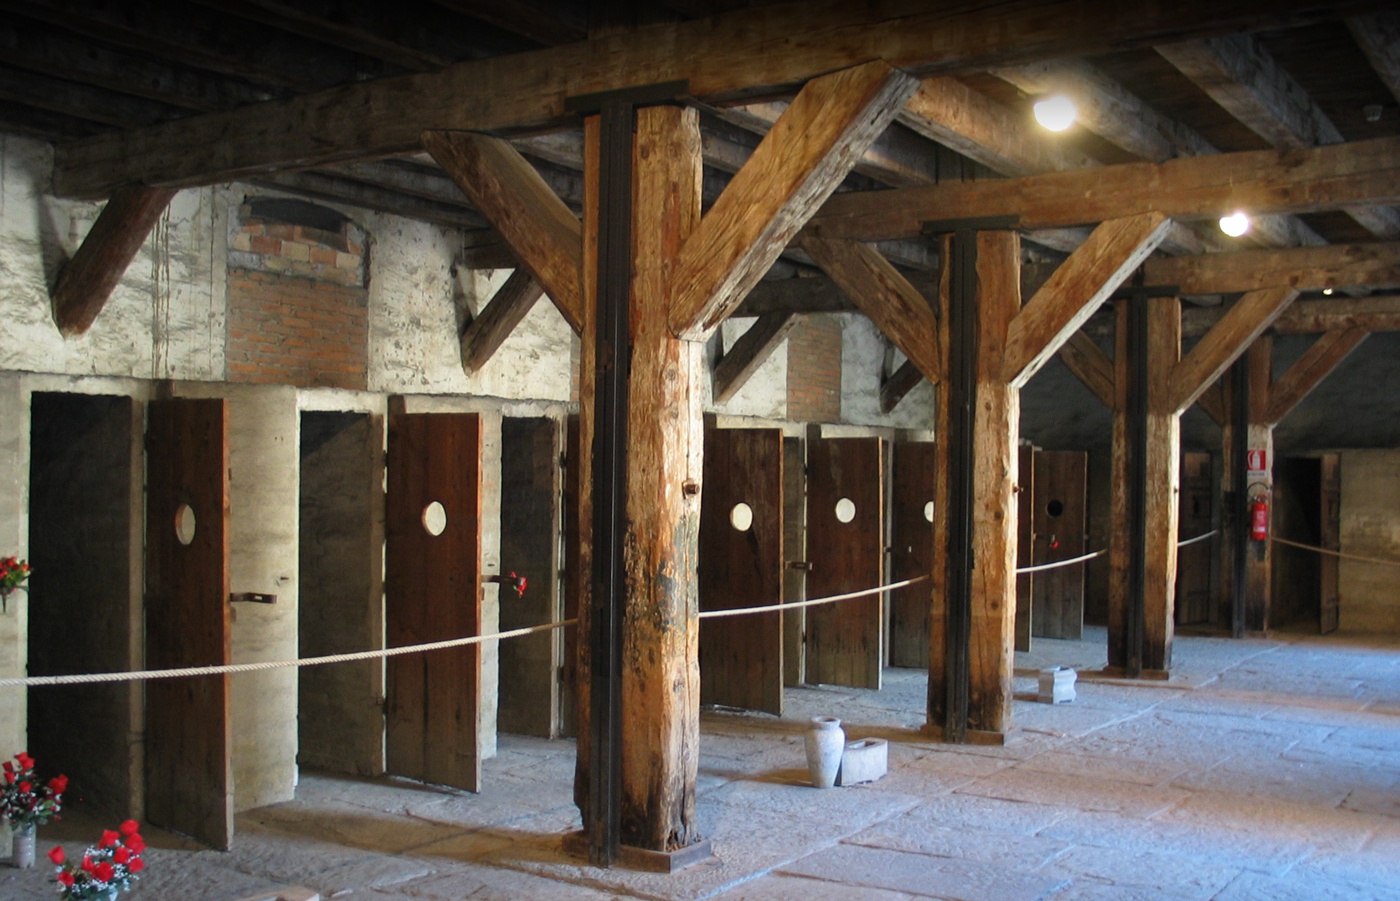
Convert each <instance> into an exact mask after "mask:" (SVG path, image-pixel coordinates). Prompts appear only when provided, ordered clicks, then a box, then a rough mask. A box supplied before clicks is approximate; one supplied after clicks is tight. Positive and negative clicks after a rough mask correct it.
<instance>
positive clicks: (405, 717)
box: [384, 413, 482, 791]
mask: <svg viewBox="0 0 1400 901" xmlns="http://www.w3.org/2000/svg"><path fill="white" fill-rule="evenodd" d="M481 448H482V431H481V417H480V414H477V413H428V414H423V413H418V414H409V413H391V414H390V416H389V442H388V480H387V486H386V492H385V514H384V538H385V558H384V594H385V615H384V639H385V642H386V643H387V644H388V646H389V647H400V646H403V645H410V644H420V643H423V642H431V641H444V640H447V639H452V638H463V637H465V636H468V635H479V634H481ZM433 502H437V503H439V504H441V505H442V508H443V511H444V512H445V514H446V526H445V528H444V529H443V531H442V532H441V534H439V535H432V534H431V533H430V532H429V531H428V529H427V522H426V509H427V507H428V505H429V504H431V503H433ZM386 667H387V671H386V675H387V695H388V697H387V702H388V711H387V715H386V728H387V732H386V740H385V747H386V751H387V767H388V771H389V772H390V773H392V774H394V775H398V776H405V777H407V778H409V779H418V780H421V781H424V782H435V783H439V784H442V785H452V786H455V787H457V788H464V789H466V790H468V791H479V790H480V788H481V747H480V742H481V738H480V729H479V725H478V715H479V710H480V691H481V647H480V645H468V646H466V647H461V648H452V649H449V650H443V651H433V652H432V653H429V654H411V655H403V656H398V657H391V658H389V660H388V662H387V664H386Z"/></svg>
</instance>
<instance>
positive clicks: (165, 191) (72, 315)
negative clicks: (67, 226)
mask: <svg viewBox="0 0 1400 901" xmlns="http://www.w3.org/2000/svg"><path fill="white" fill-rule="evenodd" d="M176 193H177V192H176V191H175V190H173V189H170V188H147V187H143V186H139V185H138V186H134V187H124V188H121V189H119V190H117V191H116V192H114V193H113V194H112V199H111V200H109V201H107V205H106V206H105V207H103V208H102V212H101V213H99V214H98V215H97V220H96V221H95V222H93V224H92V228H91V229H90V230H89V231H88V233H87V237H85V238H83V243H82V244H80V245H79V246H78V249H77V251H76V252H75V253H74V254H73V258H72V259H71V260H69V261H68V262H67V263H66V264H65V265H64V267H63V270H62V271H61V272H60V273H59V275H58V283H57V284H56V285H55V286H54V289H53V318H54V322H55V323H56V324H57V325H58V330H59V331H60V332H62V333H63V334H64V335H66V336H73V335H81V334H83V333H84V332H86V331H87V330H88V329H89V328H90V327H91V326H92V323H93V322H94V321H95V320H96V319H97V316H98V314H99V313H101V312H102V308H103V307H104V306H106V305H107V299H108V298H109V297H111V296H112V291H113V290H115V289H116V287H117V284H118V283H119V282H120V281H121V280H122V275H123V274H124V273H125V272H126V267H127V266H129V265H131V261H132V260H134V259H135V258H136V254H137V252H138V251H139V250H140V249H141V245H142V244H144V243H146V238H147V236H149V235H150V233H151V229H152V228H154V227H155V224H156V220H158V219H160V217H161V215H162V214H163V213H164V212H165V209H166V207H168V206H169V205H170V201H171V199H172V198H173V197H174V196H175V194H176Z"/></svg>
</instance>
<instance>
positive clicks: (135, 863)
mask: <svg viewBox="0 0 1400 901" xmlns="http://www.w3.org/2000/svg"><path fill="white" fill-rule="evenodd" d="M127 869H128V870H130V871H131V872H132V874H133V875H134V874H136V873H139V872H141V871H142V870H144V869H146V862H145V861H144V860H142V859H141V858H139V857H135V858H132V861H131V863H130V864H129V865H128V866H127Z"/></svg>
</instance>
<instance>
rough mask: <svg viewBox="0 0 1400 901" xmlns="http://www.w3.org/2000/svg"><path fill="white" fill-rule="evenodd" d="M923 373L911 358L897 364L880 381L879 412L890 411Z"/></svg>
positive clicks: (919, 380) (911, 389)
mask: <svg viewBox="0 0 1400 901" xmlns="http://www.w3.org/2000/svg"><path fill="white" fill-rule="evenodd" d="M923 380H924V374H923V373H922V372H920V371H919V367H918V366H916V365H914V362H913V361H912V360H905V361H904V362H903V363H900V364H899V367H898V368H897V369H895V371H894V372H892V373H890V374H889V375H887V376H885V378H884V379H882V380H881V381H880V412H881V413H892V412H894V408H895V407H897V406H899V402H900V401H902V400H904V398H906V397H908V396H909V392H910V391H913V390H914V389H915V388H917V387H918V386H919V383H920V382H922V381H923Z"/></svg>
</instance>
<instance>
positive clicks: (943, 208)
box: [807, 137, 1400, 241]
mask: <svg viewBox="0 0 1400 901" xmlns="http://www.w3.org/2000/svg"><path fill="white" fill-rule="evenodd" d="M1365 200H1370V201H1374V202H1378V203H1395V202H1400V138H1393V137H1392V138H1376V139H1373V140H1370V141H1357V142H1355V143H1351V144H1338V145H1332V146H1328V147H1317V148H1314V149H1312V150H1297V151H1290V152H1287V153H1280V152H1278V151H1272V150H1256V151H1250V152H1247V153H1222V154H1218V155H1216V156H1198V157H1188V158H1185V159H1175V160H1168V161H1167V162H1165V163H1128V164H1124V165H1118V166H1103V167H1100V168H1097V169H1087V170H1079V171H1073V172H1054V173H1050V174H1047V175H1033V176H1028V177H1026V178H1017V179H1007V180H1005V181H979V182H964V183H962V184H942V185H934V186H930V187H925V188H900V189H897V190H891V191H866V192H859V193H855V192H850V193H845V194H837V195H836V196H834V197H832V198H831V199H830V200H828V201H827V202H826V205H825V206H824V207H823V208H822V210H821V212H819V213H818V214H817V215H816V216H814V217H813V218H812V220H811V222H810V223H809V224H808V226H807V227H808V229H809V230H811V231H812V232H814V233H815V234H818V235H819V236H822V237H831V238H851V239H855V240H861V241H871V240H884V239H887V238H901V237H912V236H914V235H918V234H921V233H922V231H923V224H924V222H926V221H928V220H931V219H959V218H971V217H982V216H1015V217H1018V218H1019V224H1020V227H1021V228H1030V229H1035V228H1054V227H1059V226H1064V225H1079V224H1083V223H1086V222H1102V221H1103V220H1105V219H1115V218H1120V217H1123V216H1130V215H1133V214H1135V213H1145V212H1152V211H1154V210H1156V211H1159V212H1161V213H1164V214H1165V215H1167V216H1170V217H1172V218H1179V219H1185V220H1193V219H1205V218H1212V217H1216V216H1220V215H1222V214H1224V213H1227V212H1229V211H1230V210H1231V209H1234V208H1236V207H1244V208H1247V209H1251V210H1254V211H1256V212H1262V213H1282V212H1295V213H1297V212H1312V211H1317V210H1325V209H1336V208H1338V207H1341V206H1343V205H1345V204H1349V203H1357V202H1360V201H1365Z"/></svg>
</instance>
